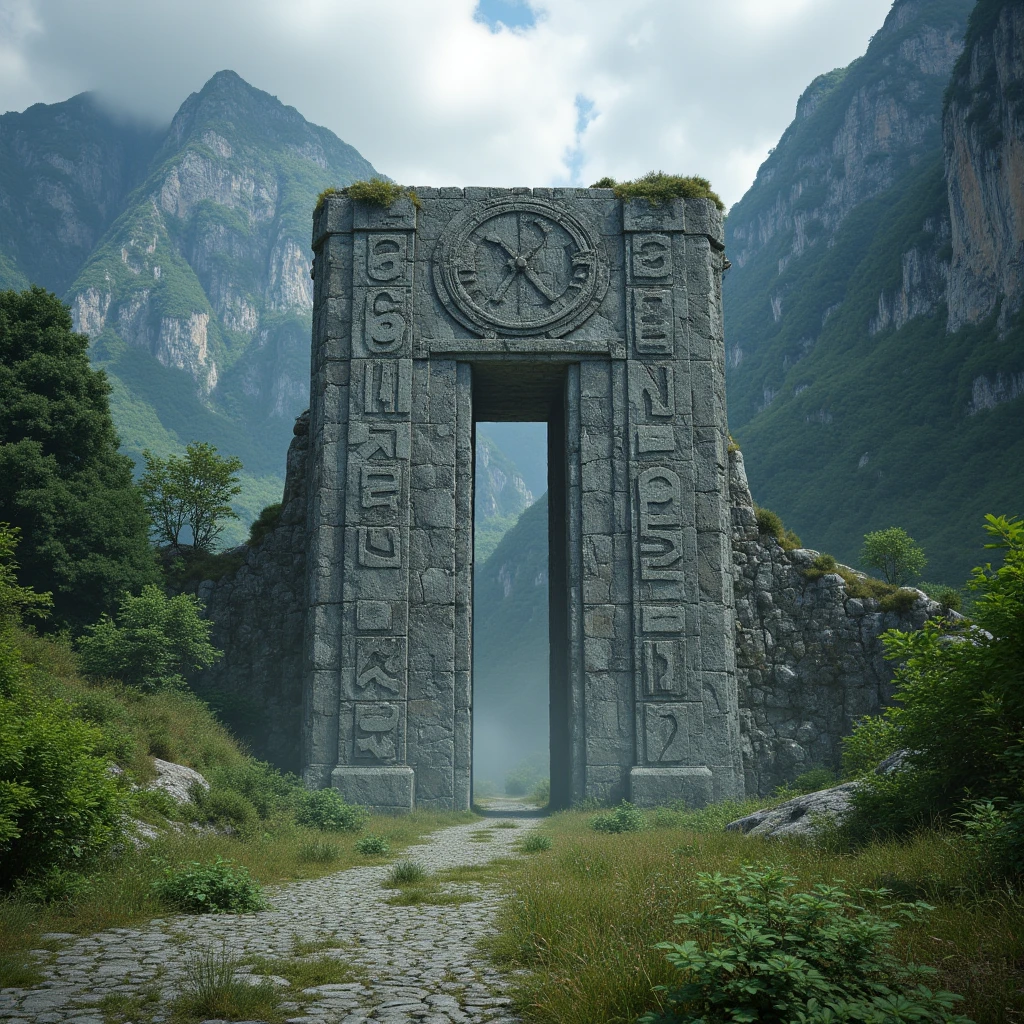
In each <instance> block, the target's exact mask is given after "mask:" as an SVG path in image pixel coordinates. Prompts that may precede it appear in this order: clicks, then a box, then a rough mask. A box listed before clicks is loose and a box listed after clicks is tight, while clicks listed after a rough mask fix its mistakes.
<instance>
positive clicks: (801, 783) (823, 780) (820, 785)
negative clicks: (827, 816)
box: [775, 768, 838, 800]
mask: <svg viewBox="0 0 1024 1024" xmlns="http://www.w3.org/2000/svg"><path fill="white" fill-rule="evenodd" d="M837 781H838V780H837V779H836V773H835V772H834V771H832V769H831V768H810V769H808V770H807V771H805V772H801V773H800V774H799V775H798V776H797V777H796V778H795V779H793V781H792V782H787V783H784V784H783V785H781V786H776V787H775V795H776V796H779V797H783V798H784V799H787V800H788V799H789V798H790V797H794V796H801V795H802V794H804V793H817V792H818V791H819V790H822V789H828V788H829V787H831V786H834V785H836V783H837Z"/></svg>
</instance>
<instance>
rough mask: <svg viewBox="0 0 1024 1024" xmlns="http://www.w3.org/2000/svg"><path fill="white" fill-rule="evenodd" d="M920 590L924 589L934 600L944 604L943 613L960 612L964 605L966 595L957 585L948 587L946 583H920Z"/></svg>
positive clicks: (918, 585)
mask: <svg viewBox="0 0 1024 1024" xmlns="http://www.w3.org/2000/svg"><path fill="white" fill-rule="evenodd" d="M916 586H917V589H918V590H923V591H924V592H925V593H926V594H927V595H928V596H929V597H930V598H931V599H932V600H933V601H936V602H938V603H939V604H940V605H942V611H943V614H945V615H948V614H949V613H950V612H958V611H960V610H961V609H962V608H963V606H964V595H963V594H961V593H960V591H959V590H957V589H956V587H948V586H946V584H945V583H918V584H916Z"/></svg>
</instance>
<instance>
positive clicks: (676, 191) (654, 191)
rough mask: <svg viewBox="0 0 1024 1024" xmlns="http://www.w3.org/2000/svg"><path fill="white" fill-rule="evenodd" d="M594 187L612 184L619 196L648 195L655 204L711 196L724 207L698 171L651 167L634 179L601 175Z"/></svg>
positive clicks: (715, 202) (647, 198) (717, 205)
mask: <svg viewBox="0 0 1024 1024" xmlns="http://www.w3.org/2000/svg"><path fill="white" fill-rule="evenodd" d="M590 187H591V188H610V189H614V190H615V194H616V195H617V196H618V197H619V198H620V199H646V200H648V202H650V203H651V204H652V205H658V204H660V203H667V202H669V201H670V200H672V199H710V200H711V201H712V202H713V203H714V204H715V206H716V207H717V208H718V209H719V210H724V209H725V204H724V203H723V202H722V200H721V197H720V196H719V195H718V194H717V193H716V192H714V191H712V188H711V182H710V181H708V179H707V178H701V177H698V176H697V175H691V176H684V175H681V174H665V173H664V171H648V172H647V173H646V174H645V175H644V176H643V177H642V178H637V179H635V180H634V181H616V180H615V179H614V178H608V177H605V178H600V179H599V180H598V181H596V182H594V184H593V185H591V186H590Z"/></svg>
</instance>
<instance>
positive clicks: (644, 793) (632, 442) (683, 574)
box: [623, 200, 743, 807]
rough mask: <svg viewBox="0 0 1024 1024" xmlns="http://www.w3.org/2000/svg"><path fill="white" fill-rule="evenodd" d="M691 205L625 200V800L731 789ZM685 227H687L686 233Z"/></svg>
mask: <svg viewBox="0 0 1024 1024" xmlns="http://www.w3.org/2000/svg"><path fill="white" fill-rule="evenodd" d="M691 209H692V207H691V205H690V204H684V203H682V202H676V203H666V204H664V205H662V206H652V205H651V204H650V203H648V202H647V201H646V200H633V201H629V202H626V203H625V204H624V210H623V228H624V232H625V236H626V305H627V316H628V319H627V331H628V341H627V345H628V355H627V360H628V368H627V374H628V380H627V387H628V405H629V426H628V431H629V432H628V437H627V444H628V446H629V458H630V466H629V487H630V490H629V495H630V506H631V516H630V526H631V529H632V534H633V559H632V598H633V601H632V604H633V607H632V612H633V682H634V686H635V695H636V711H635V718H634V724H635V737H636V748H635V749H636V767H634V768H633V770H632V772H631V779H630V790H631V794H632V799H633V800H634V802H636V803H638V804H647V805H650V804H661V803H668V802H671V801H672V800H678V799H682V800H684V801H685V802H686V803H687V804H688V805H690V806H695V807H700V806H703V805H704V804H706V803H709V802H711V801H712V800H713V799H721V798H726V797H734V796H740V795H742V792H743V790H742V775H738V774H737V756H736V752H738V750H739V719H738V710H737V704H736V685H735V665H734V661H733V660H732V659H730V658H728V657H727V654H726V648H727V646H730V645H731V634H730V633H729V632H728V631H729V630H730V629H731V627H732V616H731V605H732V599H731V569H730V559H729V546H728V545H729V535H728V532H727V529H728V495H727V488H726V480H725V465H726V463H725V442H726V436H727V428H726V422H725V380H724V373H723V372H722V371H724V345H723V337H722V324H721V316H720V304H719V303H718V301H717V300H716V297H715V287H716V282H715V280H713V277H715V276H720V273H718V274H717V275H716V269H719V268H715V267H714V265H713V260H712V255H711V243H710V241H709V239H708V237H707V235H705V234H699V235H698V234H696V233H693V232H692V228H693V225H688V224H687V222H686V221H687V216H686V215H687V213H689V212H690V211H691ZM688 227H690V229H691V230H690V231H689V232H688V231H687V228H688Z"/></svg>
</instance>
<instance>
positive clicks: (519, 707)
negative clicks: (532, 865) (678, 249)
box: [473, 360, 570, 807]
mask: <svg viewBox="0 0 1024 1024" xmlns="http://www.w3.org/2000/svg"><path fill="white" fill-rule="evenodd" d="M565 387H566V367H565V364H558V363H525V362H524V363H510V362H508V361H505V360H502V361H500V362H483V361H482V362H480V363H476V364H474V366H473V421H474V433H475V436H474V446H473V447H474V452H475V454H476V459H477V462H476V465H475V467H474V480H475V484H474V501H475V503H476V506H477V507H476V508H475V510H474V522H475V523H476V524H477V525H478V529H481V527H480V526H479V524H480V523H482V522H484V521H485V519H484V517H483V516H482V515H481V513H483V512H485V511H486V512H487V513H489V514H490V515H491V521H492V522H493V515H494V513H495V507H496V504H497V503H496V502H495V499H494V496H493V494H492V490H493V487H494V484H495V478H496V477H499V478H500V470H499V472H498V473H497V474H496V473H495V472H494V466H493V465H483V464H482V462H481V460H490V459H493V458H494V457H495V455H494V452H495V449H499V450H501V452H502V453H503V454H504V453H508V455H509V456H510V458H511V457H514V456H513V454H512V453H516V454H517V455H518V457H519V459H520V460H521V461H522V462H523V463H524V469H525V472H522V471H521V472H522V475H523V477H524V481H525V478H530V480H531V483H532V485H533V487H531V496H532V498H533V499H534V501H533V503H532V504H531V505H530V507H528V508H526V509H525V510H524V511H523V512H522V513H521V514H520V516H519V519H518V521H517V522H516V523H515V525H514V526H511V528H510V529H509V530H508V532H507V533H505V535H504V537H503V539H502V540H501V542H500V543H498V544H497V545H495V543H494V541H495V536H494V531H493V529H492V527H490V526H484V527H483V528H482V535H481V536H480V537H478V538H476V540H477V541H478V542H479V543H475V544H474V547H475V549H476V552H475V560H474V593H473V606H474V612H473V788H474V798H484V797H486V796H487V795H489V794H494V795H504V794H505V793H506V792H508V793H509V795H529V794H531V793H533V792H540V793H542V792H543V789H541V790H537V789H536V787H537V784H538V783H539V782H540V781H541V780H546V779H549V780H550V806H552V807H564V806H567V805H568V803H569V797H570V777H569V725H568V713H569V702H568V699H567V693H568V666H567V657H568V642H567V636H568V600H567V594H568V589H567V580H566V568H567V567H566V551H565V547H566V416H565ZM513 424H515V425H516V427H515V428H513V427H512V425H513ZM503 442H504V447H502V443H503ZM541 462H545V463H546V467H545V469H544V471H543V473H541V471H540V464H541ZM539 483H540V484H542V485H546V486H545V492H544V493H543V494H537V493H535V492H534V491H533V488H535V487H537V485H538V484H539ZM501 525H502V524H500V523H499V524H498V526H499V527H500V526H501ZM483 531H490V534H489V535H488V534H487V533H486V532H483ZM481 556H485V557H481ZM477 559H479V560H477Z"/></svg>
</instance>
